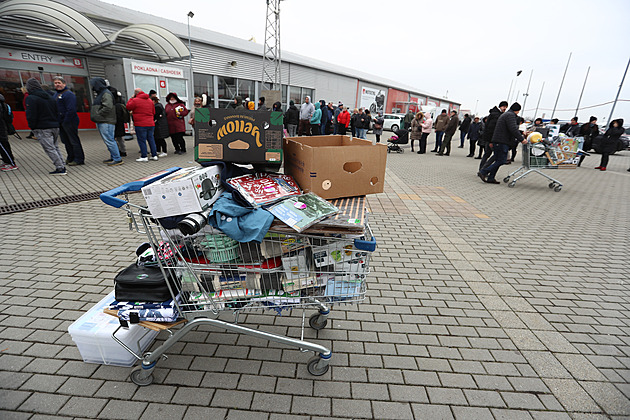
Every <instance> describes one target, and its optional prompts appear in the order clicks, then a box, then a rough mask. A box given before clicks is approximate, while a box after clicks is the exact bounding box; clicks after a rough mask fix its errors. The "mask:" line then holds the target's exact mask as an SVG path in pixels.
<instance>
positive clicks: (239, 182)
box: [227, 174, 302, 207]
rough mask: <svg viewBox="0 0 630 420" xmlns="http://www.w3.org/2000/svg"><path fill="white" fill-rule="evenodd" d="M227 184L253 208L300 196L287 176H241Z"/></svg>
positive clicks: (298, 187) (299, 192)
mask: <svg viewBox="0 0 630 420" xmlns="http://www.w3.org/2000/svg"><path fill="white" fill-rule="evenodd" d="M227 182H228V184H230V185H231V186H232V187H234V188H235V189H236V191H238V192H239V194H240V195H241V196H242V197H243V198H244V199H245V200H246V201H247V202H248V203H250V204H251V205H252V206H254V207H258V206H262V205H267V204H272V203H275V202H276V201H278V200H281V199H283V198H286V197H290V196H293V195H300V194H302V191H300V186H299V185H298V184H297V183H296V182H295V181H294V180H293V178H291V177H290V176H288V175H275V174H253V175H243V176H239V177H236V178H231V179H228V181H227Z"/></svg>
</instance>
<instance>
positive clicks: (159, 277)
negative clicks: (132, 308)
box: [114, 264, 179, 302]
mask: <svg viewBox="0 0 630 420" xmlns="http://www.w3.org/2000/svg"><path fill="white" fill-rule="evenodd" d="M169 274H170V273H169ZM169 277H171V276H169ZM169 280H170V284H171V288H172V289H173V292H175V293H176V292H177V290H178V289H179V288H178V287H177V286H178V284H177V283H178V280H177V279H174V278H170V279H169ZM114 296H115V298H116V300H117V301H119V302H120V301H135V302H164V301H166V300H169V299H172V298H173V297H172V296H171V292H170V290H169V287H168V284H167V282H166V279H165V278H164V275H163V274H162V270H160V268H159V267H147V266H138V265H136V264H131V265H130V266H129V267H127V268H125V269H124V270H122V271H121V272H120V273H118V274H117V275H116V277H115V278H114Z"/></svg>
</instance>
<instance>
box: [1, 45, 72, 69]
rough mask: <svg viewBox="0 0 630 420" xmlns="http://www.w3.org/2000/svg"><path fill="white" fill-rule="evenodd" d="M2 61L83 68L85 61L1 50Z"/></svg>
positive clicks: (38, 53) (37, 53)
mask: <svg viewBox="0 0 630 420" xmlns="http://www.w3.org/2000/svg"><path fill="white" fill-rule="evenodd" d="M0 59H2V60H11V61H22V62H25V63H38V64H52V65H55V66H65V67H75V68H78V69H82V68H83V60H82V59H80V58H74V57H66V56H63V55H53V54H44V53H40V52H35V51H22V50H9V49H6V48H0Z"/></svg>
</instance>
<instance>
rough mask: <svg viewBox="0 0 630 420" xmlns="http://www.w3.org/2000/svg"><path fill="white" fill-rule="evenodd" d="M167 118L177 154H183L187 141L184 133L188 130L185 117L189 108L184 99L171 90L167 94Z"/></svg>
mask: <svg viewBox="0 0 630 420" xmlns="http://www.w3.org/2000/svg"><path fill="white" fill-rule="evenodd" d="M164 109H165V110H166V120H167V121H168V132H169V134H170V135H171V140H172V141H173V147H174V148H175V154H176V155H181V154H183V153H186V142H185V141H184V133H185V132H186V123H185V120H184V117H185V116H186V115H188V112H189V111H188V109H187V108H186V104H185V103H184V101H182V100H181V99H179V97H178V96H177V93H175V92H171V93H169V94H168V95H166V106H165V107H164Z"/></svg>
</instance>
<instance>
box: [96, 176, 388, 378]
mask: <svg viewBox="0 0 630 420" xmlns="http://www.w3.org/2000/svg"><path fill="white" fill-rule="evenodd" d="M179 169H180V168H178V167H173V168H169V169H167V170H165V171H162V172H159V173H156V174H153V175H151V176H149V177H147V178H143V179H141V180H138V181H134V182H130V183H127V184H125V185H123V186H121V187H118V188H115V189H113V190H111V191H108V192H106V193H103V194H101V200H102V201H103V202H105V203H106V204H108V205H111V206H113V207H116V208H123V209H124V210H125V211H126V213H127V221H128V223H129V228H130V230H135V231H137V232H139V233H144V234H146V235H147V238H148V240H149V243H150V245H151V248H152V249H153V252H154V255H155V256H156V262H157V264H158V266H159V268H160V270H161V272H162V274H163V275H164V278H165V279H167V284H168V287H169V290H170V292H171V295H172V297H173V300H174V301H175V305H176V307H177V310H178V313H179V315H180V317H181V318H182V319H183V320H185V322H183V323H182V322H177V323H174V324H171V325H172V326H174V325H177V324H182V326H181V328H179V329H178V330H175V331H173V330H171V328H170V325H164V326H163V327H161V328H159V329H160V330H166V331H168V333H169V338H168V339H167V340H166V341H165V342H164V343H163V344H162V345H160V346H159V347H158V348H156V349H155V350H153V351H152V352H146V353H144V354H138V353H137V352H136V351H134V350H133V349H131V348H129V347H128V346H126V345H125V344H124V343H122V341H120V340H119V339H118V338H117V337H116V333H117V332H118V331H119V330H120V328H119V329H117V330H116V331H115V332H114V333H113V334H112V337H113V339H114V340H115V341H116V342H117V343H119V344H120V345H121V346H122V347H123V348H125V349H126V350H127V351H128V352H129V353H131V354H132V355H133V356H135V357H136V358H137V359H138V360H140V361H141V364H140V366H136V367H135V368H134V369H133V370H132V371H131V375H130V377H131V380H132V381H133V382H134V383H135V384H137V385H140V386H146V385H150V384H151V383H152V382H153V374H152V372H153V370H154V369H155V367H156V365H157V362H158V361H159V360H160V359H161V358H163V357H164V358H165V357H166V356H165V353H166V352H167V351H168V350H169V349H170V348H171V347H172V346H173V345H174V344H175V343H177V342H178V341H179V340H181V339H182V337H184V336H185V335H186V334H187V333H188V332H190V331H191V330H193V329H195V328H196V327H198V326H200V325H209V326H212V327H215V328H217V329H222V330H227V331H231V332H236V333H241V334H246V335H250V336H254V337H258V338H262V339H265V340H269V341H273V342H276V343H280V344H283V345H286V346H290V347H296V348H299V349H300V350H301V351H313V352H315V356H314V357H312V358H311V359H310V360H309V361H308V363H307V370H308V372H309V373H310V374H312V375H315V376H320V375H323V374H325V373H326V372H327V371H328V368H329V363H330V360H331V357H332V352H331V350H330V349H329V348H327V347H325V346H322V345H319V344H316V343H312V342H308V341H305V340H304V326H305V309H316V310H317V312H316V313H314V314H313V315H312V316H311V317H310V318H309V320H308V324H309V326H310V327H311V328H313V329H315V330H320V329H322V328H324V327H326V325H327V318H328V314H329V313H330V308H331V307H332V306H333V305H334V304H338V303H343V304H346V303H358V302H361V301H363V300H364V299H365V292H366V287H365V276H366V275H367V274H368V273H369V256H370V253H371V252H372V251H374V249H375V248H376V242H375V240H374V237H373V235H372V233H371V230H370V229H369V226H367V225H366V232H367V234H368V236H367V238H366V237H361V238H355V239H351V240H349V239H343V238H338V237H322V236H321V235H304V234H297V233H296V232H288V233H287V231H286V230H282V231H280V232H277V233H272V235H271V239H269V240H267V239H265V241H268V242H267V245H269V244H271V245H273V246H276V247H280V246H284V245H285V242H284V241H287V239H288V240H289V242H291V243H293V242H300V241H304V242H305V243H308V244H309V245H310V244H324V248H325V247H326V246H334V247H336V249H341V247H342V246H343V245H345V247H346V249H345V250H343V249H342V251H345V252H346V255H352V256H355V255H358V256H359V257H360V258H361V261H360V262H361V267H362V268H361V269H362V271H361V273H358V272H357V271H356V268H354V267H358V266H357V265H356V264H355V265H352V264H350V263H355V262H356V261H349V259H350V257H347V258H346V259H345V260H344V261H343V262H340V263H339V265H338V267H340V268H333V269H330V267H335V266H332V265H331V266H326V267H325V268H326V270H324V267H321V268H318V267H320V266H317V267H316V265H317V262H313V261H314V259H313V256H314V255H315V254H314V251H309V252H313V254H309V256H308V257H304V256H303V255H302V257H287V258H293V260H292V261H294V260H297V261H299V264H298V263H293V264H294V265H295V264H297V266H296V267H291V269H292V270H293V271H292V272H286V273H280V272H279V271H278V270H277V269H276V271H273V273H275V275H276V277H275V278H282V279H284V282H283V283H281V284H283V285H285V289H286V284H288V283H287V281H286V279H287V278H296V279H297V280H296V281H295V282H290V284H292V285H295V284H296V283H297V286H293V287H295V288H296V289H295V290H293V291H292V292H283V291H280V292H283V293H284V294H283V295H282V297H280V298H277V297H275V295H273V297H257V298H256V299H251V298H243V297H241V295H243V294H244V293H245V294H247V292H246V291H245V292H244V291H243V290H244V289H243V288H240V289H238V288H237V289H238V290H234V289H232V290H227V291H226V295H230V296H236V295H238V297H235V298H225V299H222V298H219V297H218V296H219V292H223V291H224V290H220V291H219V290H213V291H209V290H208V288H209V287H212V286H211V285H210V286H209V283H208V281H207V280H206V279H204V273H208V272H210V273H211V274H213V276H214V277H212V278H213V279H214V280H212V282H214V283H216V282H218V283H221V281H220V279H225V277H220V275H226V276H227V275H232V274H231V273H236V272H238V273H237V274H235V275H237V276H240V277H238V278H239V279H241V278H242V279H247V281H249V280H251V278H252V277H255V276H258V277H257V281H258V282H259V283H258V284H261V282H260V279H261V273H267V272H269V273H271V272H272V270H267V269H263V268H261V266H260V265H256V264H249V263H243V262H242V261H241V262H236V261H237V260H236V259H234V260H232V261H226V260H225V253H223V254H221V253H220V252H219V254H216V249H215V248H210V249H211V251H208V249H206V251H205V252H209V254H208V255H211V256H213V257H214V258H215V262H212V261H211V258H209V257H208V258H206V257H204V256H202V257H198V256H197V254H195V258H193V259H191V255H190V251H189V248H190V244H191V243H194V244H195V245H196V246H199V244H206V245H207V242H208V239H207V238H211V239H213V238H218V239H220V240H221V242H223V241H227V240H231V239H230V238H228V237H226V236H225V235H223V234H222V233H221V232H216V231H213V230H212V229H210V233H207V232H205V231H202V232H200V233H198V234H195V235H191V236H185V235H183V236H182V237H178V238H177V239H174V238H173V237H172V236H171V233H170V232H169V230H167V229H164V228H163V227H162V226H161V225H160V223H159V222H158V221H157V220H155V219H154V218H152V216H151V214H150V212H149V210H148V209H147V208H146V207H143V206H139V205H136V204H132V203H130V202H129V201H128V195H127V193H129V192H135V191H140V189H141V188H142V187H144V186H146V185H149V184H150V183H152V182H155V181H157V180H159V179H161V178H163V177H165V176H167V175H169V174H171V173H173V172H176V171H177V170H179ZM121 194H123V195H124V200H123V199H121V198H118V197H117V196H118V195H121ZM270 232H271V231H270ZM180 235H181V232H180ZM267 236H269V235H267ZM276 237H278V238H281V239H282V242H281V240H280V239H275V238H276ZM184 240H188V241H189V242H187V243H186V246H182V245H181V243H183V241H184ZM176 241H180V242H176ZM263 242H264V241H263ZM176 243H177V244H179V245H175V244H176ZM348 243H349V244H350V245H348ZM165 244H167V246H168V247H169V257H166V256H165V253H164V252H163V251H164V248H163V246H164V245H165ZM250 244H251V243H250ZM328 244H332V245H328ZM206 245H203V246H206ZM242 245H243V244H239V246H242ZM250 246H251V245H250ZM272 248H273V247H272ZM320 248H321V247H320ZM303 249H307V250H311V248H310V247H309V248H307V247H306V246H304V247H303ZM315 249H316V247H315V246H313V247H312V250H315ZM348 249H350V251H349V250H348ZM170 251H172V253H170ZM256 251H258V252H259V251H260V247H259V248H258V249H256ZM213 252H215V253H214V254H213ZM248 252H252V251H251V249H250V250H248ZM300 252H301V251H300ZM337 252H338V253H337V254H336V255H339V251H337ZM294 254H295V252H294V253H293V254H287V255H294ZM203 255H206V254H203ZM216 255H219V257H220V258H223V259H220V258H219V257H216ZM342 256H343V255H342ZM217 258H219V259H218V260H217ZM279 258H281V257H276V258H275V260H277V259H279ZM309 258H310V259H309ZM270 260H271V259H270ZM307 260H308V261H309V263H308V264H306V261H307ZM216 261H219V262H216ZM303 261H304V262H303ZM326 261H328V260H326ZM320 262H321V260H320ZM322 264H323V263H322ZM349 264H350V265H352V267H353V268H352V269H348V268H347V267H348V265H349ZM285 271H286V269H285ZM226 272H227V273H228V274H225V273H226ZM184 276H186V277H185V280H186V281H184ZM292 276H293V277H292ZM308 276H310V278H315V277H317V278H319V277H320V276H324V277H326V278H328V279H333V278H334V279H337V278H338V277H337V276H341V277H342V278H344V279H347V278H351V279H352V282H353V283H350V282H348V283H349V284H353V285H354V288H353V289H352V291H351V292H348V291H346V292H347V294H346V295H343V294H342V295H343V296H345V298H339V297H337V295H336V294H335V295H331V294H330V293H329V292H328V287H327V286H325V288H324V286H321V285H313V286H311V285H310V283H309V285H307V286H303V284H305V283H303V282H304V281H305V280H304V278H305V277H308ZM218 279H219V280H218ZM230 279H231V278H230ZM243 281H245V280H243ZM309 281H310V280H309ZM212 282H211V283H212ZM328 282H329V283H330V284H334V285H335V286H338V284H339V283H343V281H336V280H333V281H331V280H328ZM214 283H213V284H214ZM224 284H227V283H224ZM335 286H333V287H332V289H334V290H337V289H335ZM215 287H216V286H215ZM191 290H196V291H197V292H196V293H194V297H195V298H196V299H197V300H195V301H193V300H192V297H193V293H191ZM305 290H306V291H305ZM322 290H324V291H325V292H323V293H322ZM228 292H231V294H230V293H228ZM287 293H288V294H289V295H288V296H287ZM177 296H179V297H180V298H182V296H186V299H184V301H183V302H178V301H177ZM222 296H223V295H222ZM256 296H258V295H256ZM261 301H262V302H261ZM269 308H271V309H275V310H276V311H278V313H280V312H281V311H282V310H285V309H286V310H292V309H294V308H300V309H302V325H301V327H302V334H301V337H300V339H297V338H292V337H287V336H282V335H278V334H273V333H269V332H265V331H260V330H257V329H253V328H249V327H246V326H244V325H239V324H238V315H239V313H242V312H247V311H252V310H260V309H269ZM224 311H232V312H233V314H234V322H226V321H223V320H219V319H217V318H218V317H219V315H220V313H221V312H224ZM140 325H142V322H141V323H140ZM145 326H146V325H145ZM149 328H151V326H149Z"/></svg>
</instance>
